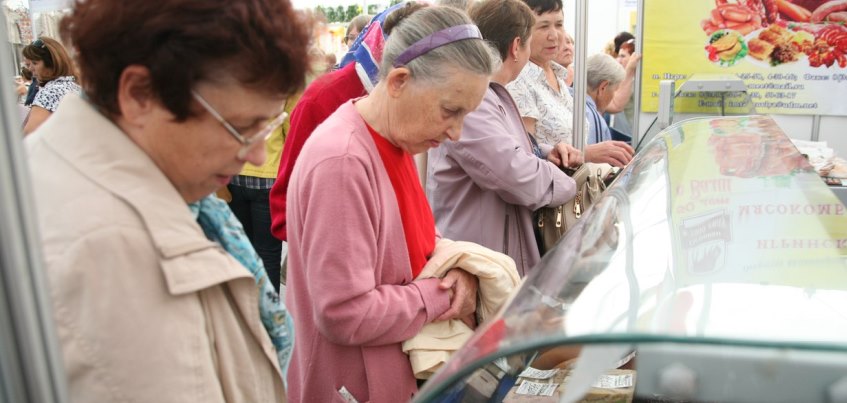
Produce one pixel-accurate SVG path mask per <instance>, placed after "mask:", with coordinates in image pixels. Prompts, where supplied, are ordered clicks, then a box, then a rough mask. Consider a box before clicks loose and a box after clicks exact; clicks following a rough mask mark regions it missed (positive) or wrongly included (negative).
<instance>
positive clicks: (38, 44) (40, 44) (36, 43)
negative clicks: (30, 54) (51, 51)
mask: <svg viewBox="0 0 847 403" xmlns="http://www.w3.org/2000/svg"><path fill="white" fill-rule="evenodd" d="M32 46H35V47H36V48H39V49H44V41H42V40H41V38H38V39H36V40H34V41H32Z"/></svg>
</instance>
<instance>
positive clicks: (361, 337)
mask: <svg viewBox="0 0 847 403" xmlns="http://www.w3.org/2000/svg"><path fill="white" fill-rule="evenodd" d="M493 64H494V61H493V59H492V51H491V50H490V48H489V47H488V46H487V45H486V44H485V43H484V41H483V40H482V37H481V35H480V33H479V30H478V29H477V28H476V26H474V25H473V24H472V23H471V21H470V20H469V19H468V17H467V15H465V14H464V13H462V12H461V11H458V10H455V9H452V8H448V7H430V8H427V9H423V10H420V11H418V12H416V13H415V14H413V15H411V16H410V17H408V18H407V19H405V20H404V21H403V22H402V23H401V24H400V25H398V26H397V27H396V28H395V29H394V31H393V32H392V34H391V36H390V37H389V39H388V42H387V43H386V46H385V50H384V53H383V59H382V66H381V68H380V81H379V84H377V85H376V87H374V89H373V91H371V93H370V94H369V95H368V96H366V97H364V98H359V99H355V100H352V101H350V102H347V103H346V104H344V105H342V106H341V107H340V108H339V109H338V110H337V111H336V112H335V113H334V114H333V115H332V116H330V117H329V118H328V119H327V120H326V121H325V122H324V123H323V124H322V125H320V126H319V127H318V128H317V129H316V130H315V132H314V133H313V134H312V136H311V138H310V139H309V141H308V142H307V143H306V145H305V147H304V148H303V151H302V153H301V157H300V158H298V160H297V163H296V165H295V168H294V172H293V175H292V179H291V184H290V187H289V189H288V213H287V219H288V240H289V262H288V263H289V266H288V287H287V290H286V293H287V295H286V304H287V305H288V306H289V307H290V309H291V311H292V316H293V318H294V322H295V329H296V337H295V340H296V342H295V347H294V353H293V357H292V363H291V369H290V370H289V373H288V385H289V387H290V389H289V399H290V400H291V401H292V402H301V401H320V402H330V401H350V400H349V399H348V398H350V397H352V398H354V399H356V400H357V401H360V402H365V401H371V402H400V401H407V400H409V398H411V397H412V395H413V394H414V393H415V392H416V390H417V387H416V382H415V378H414V375H413V373H412V368H411V365H410V362H409V357H408V356H406V354H404V353H403V351H402V349H401V343H402V342H403V341H405V340H407V339H410V338H412V337H413V336H415V335H416V334H417V333H418V332H419V331H420V330H421V328H423V326H424V325H425V324H427V323H429V322H433V321H440V320H447V319H454V318H458V319H469V318H470V317H471V316H472V314H473V312H474V311H475V309H476V291H477V283H476V279H475V277H473V276H472V275H470V274H468V273H467V272H465V271H463V270H461V269H453V270H451V271H450V272H449V273H448V274H447V275H446V276H445V277H444V278H442V279H426V280H414V279H415V278H416V277H417V275H418V274H419V273H420V272H421V270H422V269H423V266H424V265H425V264H426V262H427V259H428V258H429V256H430V255H431V254H432V251H433V249H434V247H435V242H436V238H437V237H439V235H438V234H437V233H436V230H435V223H434V220H433V217H432V212H431V210H430V207H429V205H428V204H427V201H426V197H425V196H424V192H423V189H422V188H421V186H420V182H419V181H418V176H417V172H416V169H415V165H414V162H413V160H412V155H413V154H417V153H420V152H425V151H427V150H428V149H430V148H432V147H437V146H438V145H439V144H440V143H442V142H444V141H447V140H452V141H455V140H457V139H458V138H459V133H460V131H461V128H462V122H463V120H464V117H465V115H467V114H468V113H469V112H470V111H473V110H474V109H476V107H477V106H478V105H479V104H480V102H481V100H482V97H483V95H484V93H485V90H486V88H487V85H488V77H489V75H490V74H491V73H492V70H493V68H494V66H493Z"/></svg>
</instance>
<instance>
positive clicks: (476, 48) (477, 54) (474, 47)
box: [379, 6, 500, 81]
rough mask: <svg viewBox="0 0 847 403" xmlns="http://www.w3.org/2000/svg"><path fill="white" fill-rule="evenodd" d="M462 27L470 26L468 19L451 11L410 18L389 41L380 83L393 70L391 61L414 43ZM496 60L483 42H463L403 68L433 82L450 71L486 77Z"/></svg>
mask: <svg viewBox="0 0 847 403" xmlns="http://www.w3.org/2000/svg"><path fill="white" fill-rule="evenodd" d="M465 24H473V22H472V21H471V20H470V17H468V16H467V14H466V13H464V12H462V11H459V10H456V9H454V8H451V7H441V6H437V7H427V8H424V9H421V10H419V11H417V12H415V13H414V14H412V15H410V16H409V17H408V18H406V19H404V20H403V21H402V22H401V23H400V24H399V25H397V27H395V28H394V30H393V31H392V32H391V35H390V36H389V37H388V41H387V42H386V44H385V49H384V51H383V54H382V65H381V66H380V72H379V75H380V79H384V78H385V77H386V75H387V74H388V73H389V72H390V71H391V70H392V69H393V68H394V60H396V59H397V57H398V56H400V54H401V53H403V51H404V50H406V48H408V47H409V46H411V45H412V44H414V43H415V42H417V41H419V40H421V39H422V38H424V37H426V36H428V35H431V34H433V33H435V32H438V31H441V30H442V29H445V28H449V27H454V26H457V25H465ZM499 59H500V57H499V55H497V53H496V51H495V50H494V49H492V48H491V47H490V46H489V45H488V44H487V43H486V42H485V41H484V40H481V39H466V40H461V41H456V42H452V43H449V44H447V45H444V46H440V47H438V48H435V49H433V50H431V51H429V52H426V53H424V54H422V55H420V56H418V57H416V58H414V59H412V60H411V61H410V62H408V63H406V67H408V68H409V70H411V72H412V77H414V78H415V79H419V80H428V81H433V80H440V79H444V78H446V74H447V71H445V70H447V69H448V68H449V67H456V68H460V69H464V70H467V71H469V72H471V73H476V74H480V75H485V76H489V75H491V73H492V72H493V71H494V69H495V68H496V64H497V61H499Z"/></svg>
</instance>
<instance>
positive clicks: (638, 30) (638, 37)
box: [629, 0, 647, 147]
mask: <svg viewBox="0 0 847 403" xmlns="http://www.w3.org/2000/svg"><path fill="white" fill-rule="evenodd" d="M644 2H645V0H638V4H637V5H636V9H635V10H636V11H635V12H636V18H635V21H636V24H637V25H636V26H635V51H636V52H639V53H641V55H642V56H643V55H644ZM643 64H644V59H643V58H642V59H641V63H639V64H638V70H636V71H635V83H634V85H635V88H633V91H635V98H634V99H633V101H635V109H634V110H633V112H632V120H634V122H629V123H630V125H631V127H632V146H633V147H635V145H636V144H639V141H640V140H641V132H639V127H640V122H641V71H642V69H641V66H642V65H643ZM644 134H645V135H646V134H647V133H644Z"/></svg>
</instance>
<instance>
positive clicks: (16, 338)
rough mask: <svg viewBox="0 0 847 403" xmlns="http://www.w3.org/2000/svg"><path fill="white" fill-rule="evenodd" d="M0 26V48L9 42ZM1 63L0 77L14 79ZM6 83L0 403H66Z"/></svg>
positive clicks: (0, 187)
mask: <svg viewBox="0 0 847 403" xmlns="http://www.w3.org/2000/svg"><path fill="white" fill-rule="evenodd" d="M5 32H6V24H5V20H0V43H2V42H6V43H7V46H8V42H7V38H6V35H5ZM12 75H13V74H12V71H11V66H10V65H9V64H8V63H0V77H12ZM10 84H11V81H10V80H3V81H2V83H0V222H2V223H3V225H0V357H3V358H2V359H0V401H3V402H44V403H58V402H66V401H68V394H67V384H66V380H65V374H64V369H63V367H62V362H61V353H60V350H59V343H58V341H57V337H56V330H55V328H54V325H53V313H52V308H51V305H50V299H49V295H48V292H47V281H46V280H45V275H44V266H43V264H42V257H41V256H42V253H41V246H40V245H41V243H40V237H39V236H38V225H37V220H36V217H35V212H34V206H35V201H34V199H33V195H32V193H31V189H30V186H29V185H30V180H29V171H28V169H27V164H26V159H25V158H24V149H23V144H22V143H23V141H22V137H23V136H22V134H21V127H20V124H19V123H18V122H19V121H20V119H19V118H18V111H17V109H16V104H17V102H16V101H15V99H14V98H13V96H14V91H12V88H11V87H10Z"/></svg>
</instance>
